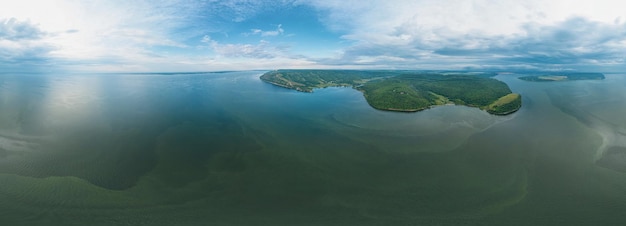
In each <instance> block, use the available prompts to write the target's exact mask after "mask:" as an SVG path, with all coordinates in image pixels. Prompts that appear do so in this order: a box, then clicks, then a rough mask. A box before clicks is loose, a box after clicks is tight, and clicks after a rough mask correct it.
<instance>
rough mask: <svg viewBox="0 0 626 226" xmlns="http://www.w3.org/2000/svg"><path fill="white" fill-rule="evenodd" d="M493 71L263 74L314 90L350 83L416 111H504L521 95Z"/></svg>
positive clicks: (378, 103) (386, 103) (380, 104)
mask: <svg viewBox="0 0 626 226" xmlns="http://www.w3.org/2000/svg"><path fill="white" fill-rule="evenodd" d="M493 75H494V74H489V73H450V72H445V73H444V72H437V73H434V72H416V71H355V70H276V71H270V72H267V73H265V74H263V75H262V76H261V79H262V80H263V81H266V82H268V83H271V84H274V85H277V86H281V87H285V88H289V89H294V90H297V91H301V92H312V91H313V89H316V88H325V87H331V86H351V87H353V88H354V89H357V90H359V91H361V92H363V96H364V97H365V99H366V100H367V102H368V104H369V105H370V106H372V107H373V108H376V109H380V110H388V111H402V112H414V111H421V110H424V109H428V108H431V107H433V106H438V105H445V104H458V105H466V106H470V107H477V108H480V109H482V110H485V111H487V112H489V113H491V114H495V115H506V114H511V113H513V112H515V111H517V110H518V109H519V108H520V107H521V104H522V102H521V96H520V95H519V94H514V93H512V92H511V90H510V88H509V87H508V86H507V85H506V84H505V83H503V82H501V81H498V80H496V79H493V78H491V76H493Z"/></svg>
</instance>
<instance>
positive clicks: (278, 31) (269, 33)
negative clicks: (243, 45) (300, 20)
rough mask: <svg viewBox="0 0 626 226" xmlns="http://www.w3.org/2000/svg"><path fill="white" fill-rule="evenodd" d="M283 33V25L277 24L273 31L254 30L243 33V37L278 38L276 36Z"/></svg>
mask: <svg viewBox="0 0 626 226" xmlns="http://www.w3.org/2000/svg"><path fill="white" fill-rule="evenodd" d="M283 33H285V30H284V29H283V25H282V24H279V25H277V26H276V29H275V30H270V31H264V30H261V29H256V28H255V29H250V32H249V33H244V35H246V36H250V35H260V36H261V37H267V36H278V35H282V34H283Z"/></svg>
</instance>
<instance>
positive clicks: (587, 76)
mask: <svg viewBox="0 0 626 226" xmlns="http://www.w3.org/2000/svg"><path fill="white" fill-rule="evenodd" d="M519 79H521V80H524V81H531V82H562V81H573V80H602V79H604V74H602V73H552V74H545V75H531V76H523V77H519Z"/></svg>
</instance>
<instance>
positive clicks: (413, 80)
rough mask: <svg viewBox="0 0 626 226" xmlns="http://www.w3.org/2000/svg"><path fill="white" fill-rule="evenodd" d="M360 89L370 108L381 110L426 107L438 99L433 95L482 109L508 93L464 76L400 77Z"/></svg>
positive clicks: (501, 87)
mask: <svg viewBox="0 0 626 226" xmlns="http://www.w3.org/2000/svg"><path fill="white" fill-rule="evenodd" d="M359 89H361V90H363V91H365V93H366V94H367V98H368V101H370V99H371V101H370V102H369V103H370V104H371V105H372V106H374V107H375V108H383V109H384V108H396V107H403V108H405V107H406V106H408V108H410V109H422V108H426V107H428V106H431V105H436V104H437V103H436V101H437V100H438V99H439V98H438V97H437V96H436V95H434V94H438V95H441V96H444V97H446V98H448V99H449V100H450V101H452V102H454V103H455V104H461V105H468V106H474V107H485V106H487V105H489V104H491V103H493V102H494V101H496V100H498V98H500V97H503V96H505V95H507V94H510V93H511V90H510V89H509V87H508V86H507V85H506V84H505V83H503V82H501V81H498V80H495V79H491V78H487V77H483V76H472V75H465V74H464V75H456V74H447V75H444V74H402V75H399V76H396V77H393V78H390V79H385V80H381V81H375V82H369V83H366V84H364V85H363V86H362V87H360V88H359ZM433 93H434V94H433Z"/></svg>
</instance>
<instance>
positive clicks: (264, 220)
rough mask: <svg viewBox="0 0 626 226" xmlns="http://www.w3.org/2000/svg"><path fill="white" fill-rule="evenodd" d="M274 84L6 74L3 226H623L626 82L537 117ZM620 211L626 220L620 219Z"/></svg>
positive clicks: (539, 92)
mask: <svg viewBox="0 0 626 226" xmlns="http://www.w3.org/2000/svg"><path fill="white" fill-rule="evenodd" d="M262 73H263V72H256V71H251V72H228V73H197V74H86V75H78V74H76V75H43V74H41V75H15V74H3V75H0V184H2V186H0V199H1V200H3V201H2V202H0V222H1V223H2V224H3V225H4V224H7V225H68V224H70V225H98V224H101V225H119V224H122V225H124V224H125V225H173V224H183V225H197V224H204V223H213V224H217V225H220V224H223V225H280V224H283V225H389V224H392V225H405V224H408V225H413V224H427V225H430V224H441V225H490V224H491V225H503V224H506V225H555V224H567V225H575V224H580V225H598V224H607V225H614V224H617V223H618V222H622V221H623V220H625V219H624V218H623V217H622V214H621V213H622V212H623V211H624V210H626V202H625V201H626V195H624V194H626V192H625V190H626V180H624V179H625V178H624V177H625V176H626V175H624V173H623V172H624V171H625V170H624V169H626V158H624V156H626V151H624V150H626V149H625V148H626V143H624V142H626V139H624V138H625V137H624V136H625V131H626V129H625V128H626V121H625V120H626V118H624V117H623V115H624V113H626V103H624V100H626V92H624V91H623V90H625V89H624V88H626V87H625V86H626V78H625V77H624V76H623V75H607V79H606V80H604V81H575V82H562V83H531V82H526V81H521V80H518V79H516V76H515V75H501V76H498V77H497V78H498V79H500V80H502V81H505V82H506V83H507V84H509V86H511V88H512V89H513V91H515V92H518V93H521V94H522V96H523V98H524V99H523V101H524V106H523V108H522V109H521V110H520V111H518V112H517V113H515V114H513V115H509V116H493V115H489V114H487V113H485V112H483V111H481V110H478V109H475V108H469V107H463V106H442V107H436V108H433V109H429V110H426V111H422V112H418V113H410V114H409V113H396V112H385V111H378V110H375V109H372V108H371V107H370V106H368V105H367V103H366V102H365V99H364V98H363V97H362V94H361V93H360V92H358V91H355V90H353V89H350V88H327V89H321V90H316V91H315V93H312V94H311V93H299V92H295V91H292V90H287V89H283V88H280V87H275V86H272V85H270V84H266V83H263V82H261V81H260V80H259V79H258V77H259V75H260V74H262ZM618 213H619V214H618Z"/></svg>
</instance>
